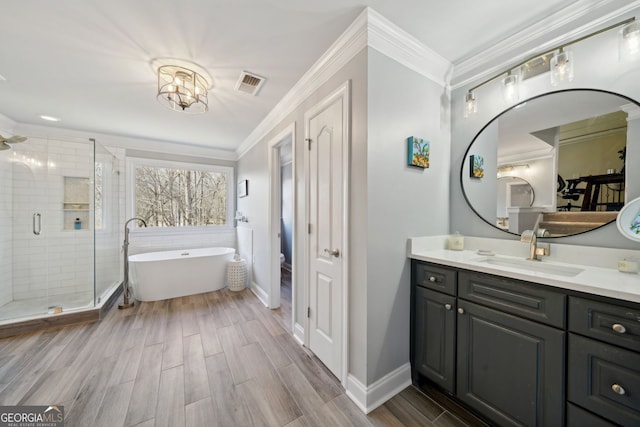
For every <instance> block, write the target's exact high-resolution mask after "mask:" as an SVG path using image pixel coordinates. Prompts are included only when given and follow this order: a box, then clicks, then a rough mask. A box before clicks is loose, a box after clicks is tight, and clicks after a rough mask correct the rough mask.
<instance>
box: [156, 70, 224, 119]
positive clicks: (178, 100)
mask: <svg viewBox="0 0 640 427" xmlns="http://www.w3.org/2000/svg"><path fill="white" fill-rule="evenodd" d="M151 66H152V68H153V69H154V70H155V71H156V73H157V76H158V93H157V99H158V102H160V103H161V104H163V105H164V106H166V107H168V108H170V109H172V110H174V111H182V112H185V113H189V114H201V113H205V112H206V111H207V110H208V109H209V98H208V91H209V89H211V87H212V86H213V84H212V79H211V76H209V74H208V73H207V71H206V70H205V69H204V68H202V67H200V66H199V65H197V64H193V63H191V62H187V61H182V60H178V59H171V58H160V59H155V60H153V61H152V63H151Z"/></svg>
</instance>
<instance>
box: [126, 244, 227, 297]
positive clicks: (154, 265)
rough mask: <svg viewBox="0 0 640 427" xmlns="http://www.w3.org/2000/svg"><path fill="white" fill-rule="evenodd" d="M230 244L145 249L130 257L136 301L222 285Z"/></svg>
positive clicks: (186, 293) (131, 280)
mask: <svg viewBox="0 0 640 427" xmlns="http://www.w3.org/2000/svg"><path fill="white" fill-rule="evenodd" d="M234 254H235V249H233V248H202V249H185V250H178V251H164V252H147V253H143V254H137V255H131V256H130V257H129V283H130V285H131V286H132V288H133V295H134V297H135V298H136V299H137V300H138V301H157V300H163V299H169V298H176V297H182V296H185V295H194V294H201V293H203V292H211V291H216V290H218V289H222V288H224V282H225V274H226V271H227V263H228V262H229V261H231V260H232V259H233V255H234Z"/></svg>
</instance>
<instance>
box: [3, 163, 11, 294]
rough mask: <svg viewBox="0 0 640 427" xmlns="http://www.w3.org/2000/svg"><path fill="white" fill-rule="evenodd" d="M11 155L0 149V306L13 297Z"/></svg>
mask: <svg viewBox="0 0 640 427" xmlns="http://www.w3.org/2000/svg"><path fill="white" fill-rule="evenodd" d="M11 155H12V153H11V152H10V151H8V150H6V151H0V219H1V220H0V306H2V305H4V304H6V303H8V302H9V301H11V299H12V298H13V283H12V275H13V262H12V260H13V245H12V244H11V237H12V233H11V224H12V199H11V193H12V188H13V186H12V178H11V162H10V161H9V159H10V157H11Z"/></svg>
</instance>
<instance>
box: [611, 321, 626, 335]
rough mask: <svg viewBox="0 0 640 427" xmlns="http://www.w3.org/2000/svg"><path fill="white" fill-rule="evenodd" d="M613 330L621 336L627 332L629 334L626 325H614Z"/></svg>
mask: <svg viewBox="0 0 640 427" xmlns="http://www.w3.org/2000/svg"><path fill="white" fill-rule="evenodd" d="M611 329H613V330H614V331H616V332H617V333H619V334H624V333H625V332H627V328H625V327H624V325H621V324H620V323H614V324H613V325H612V326H611Z"/></svg>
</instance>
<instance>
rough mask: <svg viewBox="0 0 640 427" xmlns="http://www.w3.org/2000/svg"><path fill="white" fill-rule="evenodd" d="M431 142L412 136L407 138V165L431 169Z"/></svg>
mask: <svg viewBox="0 0 640 427" xmlns="http://www.w3.org/2000/svg"><path fill="white" fill-rule="evenodd" d="M429 145H430V144H429V141H427V140H426V139H423V138H416V137H414V136H410V137H409V138H407V153H408V156H407V157H408V158H407V164H408V165H409V166H415V167H418V168H422V169H425V168H428V167H429Z"/></svg>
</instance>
